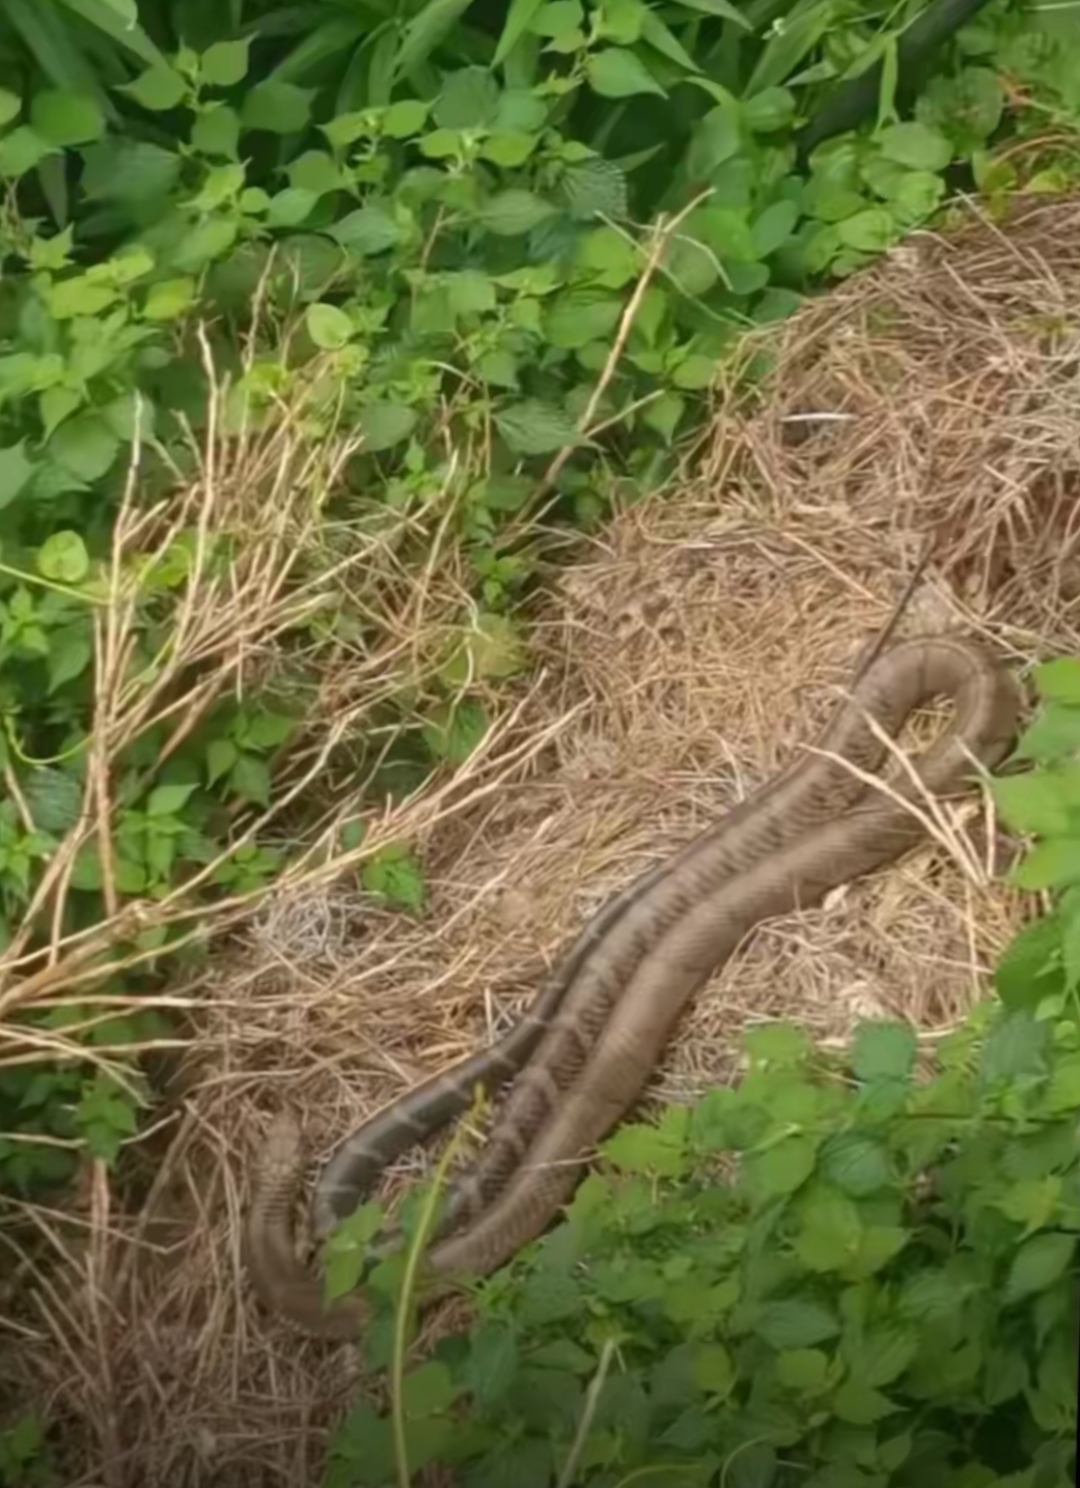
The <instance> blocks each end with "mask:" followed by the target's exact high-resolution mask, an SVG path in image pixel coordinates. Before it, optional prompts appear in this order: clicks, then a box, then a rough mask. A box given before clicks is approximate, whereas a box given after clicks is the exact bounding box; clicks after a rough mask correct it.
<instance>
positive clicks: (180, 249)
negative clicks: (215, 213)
mask: <svg viewBox="0 0 1080 1488" xmlns="http://www.w3.org/2000/svg"><path fill="white" fill-rule="evenodd" d="M237 230H238V229H237V225H236V223H235V222H232V221H230V220H229V219H228V218H225V217H217V218H211V219H210V220H209V221H207V222H200V223H198V224H197V225H196V226H195V227H193V228H192V229H191V231H190V232H187V233H185V234H184V235H183V237H182V238H181V239H180V241H179V243H177V244H176V246H175V248H174V249H173V250H172V263H173V266H174V267H175V268H177V269H179V270H180V272H181V273H183V274H197V273H199V272H200V270H202V269H205V268H206V266H207V265H208V264H210V263H212V262H213V260H214V259H215V258H221V257H222V256H223V255H224V254H226V253H227V252H228V251H229V249H230V248H231V247H232V245H233V243H234V242H235V241H236V234H237Z"/></svg>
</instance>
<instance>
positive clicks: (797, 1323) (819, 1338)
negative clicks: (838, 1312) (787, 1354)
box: [754, 1298, 840, 1349]
mask: <svg viewBox="0 0 1080 1488" xmlns="http://www.w3.org/2000/svg"><path fill="white" fill-rule="evenodd" d="M754 1332H755V1333H757V1335H758V1337H759V1338H763V1339H764V1340H765V1342H766V1343H767V1344H769V1345H770V1347H771V1348H774V1349H802V1348H812V1347H813V1345H814V1344H816V1343H823V1342H824V1341H825V1339H826V1338H835V1337H836V1335H837V1334H838V1333H839V1332H840V1324H839V1323H838V1322H837V1320H836V1317H835V1316H834V1314H833V1313H831V1312H830V1311H829V1310H828V1308H826V1307H823V1306H822V1305H821V1304H820V1303H818V1302H801V1301H799V1300H798V1299H797V1298H791V1299H788V1300H785V1301H780V1302H767V1303H765V1305H764V1306H763V1307H762V1308H761V1310H760V1311H759V1313H758V1315H757V1321H756V1322H755V1324H754Z"/></svg>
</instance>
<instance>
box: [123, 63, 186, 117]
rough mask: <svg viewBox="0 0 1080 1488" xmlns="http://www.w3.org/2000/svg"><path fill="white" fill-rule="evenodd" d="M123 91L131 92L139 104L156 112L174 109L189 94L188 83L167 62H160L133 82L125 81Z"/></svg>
mask: <svg viewBox="0 0 1080 1488" xmlns="http://www.w3.org/2000/svg"><path fill="white" fill-rule="evenodd" d="M122 88H123V91H124V92H125V93H129V94H130V95H131V97H132V98H134V100H135V102H136V103H137V104H140V105H141V106H142V107H143V108H144V109H150V110H151V111H152V112H154V113H164V112H166V111H167V110H168V109H174V108H176V106H177V105H178V104H179V103H182V102H183V100H184V98H185V97H186V96H187V83H185V81H184V79H183V78H182V77H181V76H180V74H179V73H178V72H177V71H176V70H175V69H174V68H172V67H169V66H168V65H167V64H165V63H159V64H157V65H156V66H154V67H148V68H147V70H146V71H145V72H144V73H143V74H142V75H141V77H137V78H136V79H135V81H134V82H133V83H124V84H123V85H122Z"/></svg>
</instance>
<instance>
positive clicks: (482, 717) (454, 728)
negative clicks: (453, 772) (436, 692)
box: [424, 699, 490, 765]
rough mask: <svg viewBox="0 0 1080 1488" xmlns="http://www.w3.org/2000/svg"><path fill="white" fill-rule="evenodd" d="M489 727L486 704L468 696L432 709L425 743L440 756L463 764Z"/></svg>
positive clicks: (450, 761)
mask: <svg viewBox="0 0 1080 1488" xmlns="http://www.w3.org/2000/svg"><path fill="white" fill-rule="evenodd" d="M489 727H490V724H489V721H488V716H487V713H486V712H485V711H484V707H483V705H482V704H481V703H477V702H472V701H470V700H468V699H466V700H465V701H464V702H461V703H458V704H457V705H456V706H450V705H449V704H447V705H445V706H443V707H442V708H439V709H435V710H433V711H432V714H431V715H430V722H429V723H428V724H427V726H426V727H425V729H424V742H425V743H426V744H427V746H428V748H429V749H430V750H431V752H432V754H433V755H434V756H435V758H436V759H444V760H446V761H447V762H448V763H449V764H451V765H462V764H464V763H465V761H466V760H467V759H468V758H469V756H470V755H471V754H473V753H475V751H476V750H477V749H478V748H479V746H480V745H481V744H482V743H483V740H484V737H485V735H486V734H487V731H488V728H489Z"/></svg>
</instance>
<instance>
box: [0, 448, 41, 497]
mask: <svg viewBox="0 0 1080 1488" xmlns="http://www.w3.org/2000/svg"><path fill="white" fill-rule="evenodd" d="M25 447H26V440H25V439H20V440H19V442H18V444H11V445H8V447H7V448H6V449H0V508H2V507H5V506H7V505H8V503H9V502H12V501H14V500H15V497H16V496H18V494H19V493H20V491H22V490H23V489H24V487H25V486H26V483H27V481H28V480H29V479H30V477H31V476H32V475H33V473H34V466H33V464H32V463H31V462H30V461H29V460H28V459H27V458H26V455H25V453H24V450H25Z"/></svg>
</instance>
